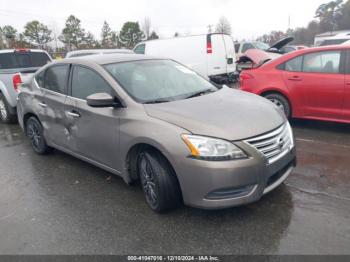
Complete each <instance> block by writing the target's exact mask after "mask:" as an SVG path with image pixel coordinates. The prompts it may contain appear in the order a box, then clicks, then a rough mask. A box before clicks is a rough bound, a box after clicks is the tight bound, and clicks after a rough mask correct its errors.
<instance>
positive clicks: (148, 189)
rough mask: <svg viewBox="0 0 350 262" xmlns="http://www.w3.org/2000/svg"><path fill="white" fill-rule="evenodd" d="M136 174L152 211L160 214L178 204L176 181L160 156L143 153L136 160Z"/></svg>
mask: <svg viewBox="0 0 350 262" xmlns="http://www.w3.org/2000/svg"><path fill="white" fill-rule="evenodd" d="M138 172H139V177H140V180H141V185H142V189H143V192H144V195H145V198H146V201H147V204H148V206H149V207H150V208H151V209H152V210H153V211H155V212H158V213H162V212H165V211H168V210H171V209H174V208H175V207H177V206H178V205H179V204H180V202H181V193H180V187H179V185H178V181H177V179H176V177H175V174H174V171H173V170H172V168H171V166H170V164H169V162H168V161H167V160H166V159H165V158H164V156H163V155H162V154H160V153H159V152H157V151H154V150H145V151H143V152H142V153H141V154H140V156H139V158H138Z"/></svg>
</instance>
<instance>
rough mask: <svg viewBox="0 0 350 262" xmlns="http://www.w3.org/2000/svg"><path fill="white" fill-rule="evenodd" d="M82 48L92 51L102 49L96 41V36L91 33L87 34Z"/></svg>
mask: <svg viewBox="0 0 350 262" xmlns="http://www.w3.org/2000/svg"><path fill="white" fill-rule="evenodd" d="M80 47H81V48H85V49H92V48H97V47H100V45H99V43H98V41H97V40H96V39H95V36H94V35H93V34H92V33H91V32H87V33H86V35H85V36H84V39H83V41H82V43H81V45H80Z"/></svg>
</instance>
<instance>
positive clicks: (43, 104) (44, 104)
mask: <svg viewBox="0 0 350 262" xmlns="http://www.w3.org/2000/svg"><path fill="white" fill-rule="evenodd" d="M39 106H41V107H43V108H46V107H47V104H46V103H45V102H40V103H39Z"/></svg>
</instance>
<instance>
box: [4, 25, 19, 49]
mask: <svg viewBox="0 0 350 262" xmlns="http://www.w3.org/2000/svg"><path fill="white" fill-rule="evenodd" d="M2 34H3V36H4V37H5V42H6V47H7V48H15V47H16V40H17V30H16V29H15V28H14V27H13V26H11V25H5V26H4V27H3V28H2Z"/></svg>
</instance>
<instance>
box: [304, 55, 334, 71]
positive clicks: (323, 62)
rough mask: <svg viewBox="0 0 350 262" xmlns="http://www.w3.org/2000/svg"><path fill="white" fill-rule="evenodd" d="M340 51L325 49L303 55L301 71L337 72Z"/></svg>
mask: <svg viewBox="0 0 350 262" xmlns="http://www.w3.org/2000/svg"><path fill="white" fill-rule="evenodd" d="M340 56H341V52H340V51H325V52H317V53H311V54H307V55H305V56H304V62H303V72H306V73H327V74H338V73H339V68H340Z"/></svg>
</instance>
